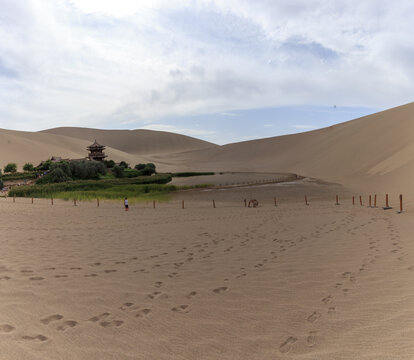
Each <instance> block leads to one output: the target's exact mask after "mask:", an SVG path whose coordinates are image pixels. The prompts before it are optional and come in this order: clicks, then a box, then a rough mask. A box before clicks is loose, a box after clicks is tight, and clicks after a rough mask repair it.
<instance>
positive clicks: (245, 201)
mask: <svg viewBox="0 0 414 360" xmlns="http://www.w3.org/2000/svg"><path fill="white" fill-rule="evenodd" d="M246 206H247V200H246V199H244V207H246Z"/></svg>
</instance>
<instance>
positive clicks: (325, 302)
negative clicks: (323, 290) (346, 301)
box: [321, 295, 333, 304]
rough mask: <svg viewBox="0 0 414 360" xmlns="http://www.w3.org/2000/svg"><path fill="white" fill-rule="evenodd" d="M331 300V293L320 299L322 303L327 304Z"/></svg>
mask: <svg viewBox="0 0 414 360" xmlns="http://www.w3.org/2000/svg"><path fill="white" fill-rule="evenodd" d="M332 300H333V297H332V296H331V295H328V296H326V297H324V298H323V299H322V300H321V301H322V302H323V303H324V304H329V303H330V302H331V301H332Z"/></svg>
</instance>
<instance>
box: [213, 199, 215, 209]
mask: <svg viewBox="0 0 414 360" xmlns="http://www.w3.org/2000/svg"><path fill="white" fill-rule="evenodd" d="M213 208H214V209H215V208H216V202H215V201H214V200H213Z"/></svg>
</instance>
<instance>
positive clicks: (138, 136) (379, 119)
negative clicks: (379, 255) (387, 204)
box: [0, 103, 414, 195]
mask: <svg viewBox="0 0 414 360" xmlns="http://www.w3.org/2000/svg"><path fill="white" fill-rule="evenodd" d="M413 133H414V103H411V104H408V105H404V106H400V107H397V108H394V109H390V110H387V111H383V112H380V113H376V114H373V115H369V116H365V117H362V118H359V119H356V120H352V121H349V122H345V123H342V124H338V125H335V126H331V127H328V128H324V129H320V130H316V131H310V132H306V133H301V134H294V135H287V136H279V137H273V138H266V139H259V140H253V141H245V142H240V143H234V144H228V145H224V146H217V145H214V144H211V143H208V142H205V141H202V140H198V139H195V138H191V137H188V136H183V135H178V134H172V133H167V132H159V131H150V130H97V129H88V128H56V129H49V130H45V131H42V132H35V133H33V132H19V131H9V130H1V131H0V144H1V145H0V154H1V155H0V165H4V164H5V163H7V162H9V161H14V162H17V163H18V164H19V166H22V165H23V164H24V162H26V161H30V162H33V163H37V162H39V161H41V160H43V159H46V158H48V157H50V156H52V155H56V156H63V157H70V158H82V157H84V156H85V155H86V149H85V148H86V146H87V145H89V144H90V143H91V142H92V141H93V140H94V139H97V140H98V141H99V142H101V143H103V144H105V145H107V146H108V149H107V153H108V155H109V156H110V158H112V159H114V160H115V161H120V160H126V161H128V162H130V163H137V162H142V161H152V162H154V163H156V165H157V166H158V169H159V170H161V171H171V170H189V169H191V170H209V171H249V172H258V171H260V172H290V173H297V174H300V175H304V176H310V177H316V178H321V179H324V180H327V181H333V182H339V183H342V184H344V185H347V186H350V187H353V188H356V189H362V190H372V191H395V192H404V193H406V194H410V195H414V187H412V184H411V183H412V180H411V179H412V178H413V176H414V138H413V135H412V134H413Z"/></svg>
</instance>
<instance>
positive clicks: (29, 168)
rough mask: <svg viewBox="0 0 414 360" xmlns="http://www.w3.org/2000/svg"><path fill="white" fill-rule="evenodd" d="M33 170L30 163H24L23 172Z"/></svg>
mask: <svg viewBox="0 0 414 360" xmlns="http://www.w3.org/2000/svg"><path fill="white" fill-rule="evenodd" d="M33 170H34V166H33V164H31V163H26V164H24V165H23V171H33Z"/></svg>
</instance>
